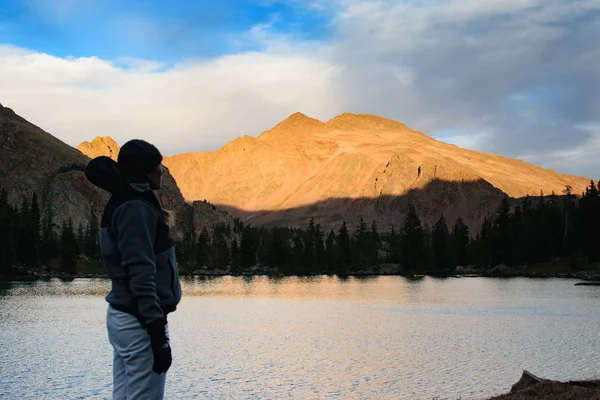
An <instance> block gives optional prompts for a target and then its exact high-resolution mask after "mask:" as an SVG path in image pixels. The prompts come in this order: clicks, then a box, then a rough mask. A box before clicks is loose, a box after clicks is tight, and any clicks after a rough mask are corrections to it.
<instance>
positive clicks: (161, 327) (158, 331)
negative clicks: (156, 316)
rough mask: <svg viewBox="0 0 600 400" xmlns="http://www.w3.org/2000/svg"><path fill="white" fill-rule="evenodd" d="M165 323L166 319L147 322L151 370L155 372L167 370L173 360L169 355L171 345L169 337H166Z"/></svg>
mask: <svg viewBox="0 0 600 400" xmlns="http://www.w3.org/2000/svg"><path fill="white" fill-rule="evenodd" d="M166 325H167V321H166V320H164V319H161V320H158V321H154V322H152V323H150V324H148V334H149V335H150V343H151V345H152V353H153V354H154V364H153V365H152V370H153V371H154V372H156V373H157V374H162V373H163V372H167V371H168V370H169V367H170V366H171V363H172V362H173V358H172V357H171V346H170V345H169V338H167V332H166Z"/></svg>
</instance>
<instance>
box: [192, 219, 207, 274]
mask: <svg viewBox="0 0 600 400" xmlns="http://www.w3.org/2000/svg"><path fill="white" fill-rule="evenodd" d="M209 252H210V236H209V234H208V230H207V229H206V227H204V228H202V232H201V233H200V235H199V236H198V241H197V243H196V257H195V259H196V267H197V268H204V267H206V266H208V265H209V262H210V257H209V254H210V253H209Z"/></svg>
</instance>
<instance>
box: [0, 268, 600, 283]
mask: <svg viewBox="0 0 600 400" xmlns="http://www.w3.org/2000/svg"><path fill="white" fill-rule="evenodd" d="M179 276H180V277H181V278H184V277H196V276H197V277H220V276H231V277H258V276H266V277H269V278H287V277H301V278H306V277H317V276H338V277H339V278H341V279H346V278H375V277H379V276H398V277H403V278H408V279H422V278H424V277H429V278H440V279H444V278H454V279H464V278H501V279H514V278H529V279H553V278H559V279H572V280H579V281H581V282H578V283H576V284H575V286H600V272H590V271H580V272H572V273H536V272H531V273H518V274H493V273H467V274H426V273H425V274H418V275H406V274H400V273H370V272H355V273H350V274H347V275H338V274H307V275H285V274H279V273H277V274H273V273H266V272H252V273H242V274H231V273H228V272H221V271H214V272H211V271H205V272H204V271H203V273H185V274H184V273H180V274H179ZM50 279H61V280H73V279H109V278H108V275H106V274H103V273H79V274H74V275H72V274H62V273H43V274H40V273H36V274H26V275H13V276H0V282H4V283H10V282H36V281H45V280H50Z"/></svg>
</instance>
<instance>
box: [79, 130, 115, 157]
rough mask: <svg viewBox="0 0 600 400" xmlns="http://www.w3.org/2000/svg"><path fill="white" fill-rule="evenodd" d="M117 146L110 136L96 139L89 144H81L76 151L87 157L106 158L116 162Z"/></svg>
mask: <svg viewBox="0 0 600 400" xmlns="http://www.w3.org/2000/svg"><path fill="white" fill-rule="evenodd" d="M119 149H120V147H119V145H118V144H117V142H115V141H114V140H113V139H112V138H111V137H110V136H102V137H97V138H95V139H94V140H92V141H91V142H83V143H81V144H80V145H79V146H77V150H79V151H80V152H82V153H83V154H85V155H86V156H88V157H89V158H96V157H99V156H107V157H110V158H112V159H113V160H115V161H116V160H117V157H118V155H119Z"/></svg>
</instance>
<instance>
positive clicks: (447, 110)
mask: <svg viewBox="0 0 600 400" xmlns="http://www.w3.org/2000/svg"><path fill="white" fill-rule="evenodd" d="M598 38H600V0H485V1H483V0H426V1H424V0H378V1H368V0H250V1H233V0H220V1H207V0H200V1H172V2H167V1H141V0H129V1H125V0H104V1H100V0H0V103H2V104H3V105H5V106H9V107H11V108H13V109H15V111H16V112H18V113H19V114H21V115H23V116H24V117H25V118H27V119H29V120H31V121H32V122H34V123H36V124H37V125H39V126H42V127H43V128H44V129H45V130H47V131H48V132H50V133H52V134H54V135H55V136H57V137H59V138H60V139H62V140H64V141H65V142H67V143H69V144H71V145H73V146H77V145H78V144H79V143H80V142H82V141H84V140H90V139H92V138H93V137H95V136H107V135H108V136H112V137H113V138H115V140H117V142H120V143H123V142H124V141H126V140H128V139H129V138H131V137H134V136H142V137H145V138H147V139H149V140H152V141H154V142H155V143H156V144H157V145H159V146H160V148H161V149H163V150H164V152H165V153H166V154H174V153H179V152H184V151H202V150H214V149H217V148H219V147H221V146H223V145H224V144H225V143H227V142H228V141H229V140H232V139H234V138H235V137H238V136H241V135H245V134H248V135H252V136H255V135H258V134H260V133H261V132H262V131H264V130H267V129H269V128H271V127H272V126H274V125H275V124H277V123H278V122H280V121H281V120H283V119H284V118H285V117H287V116H288V115H290V114H293V113H294V112H298V111H299V112H303V113H305V114H307V115H310V116H312V117H315V118H318V119H321V120H328V119H330V118H333V117H335V116H336V115H338V114H340V113H342V112H355V113H371V114H376V115H380V116H383V117H387V118H392V119H394V120H397V121H401V122H404V123H406V124H407V125H409V126H410V127H412V128H413V129H416V130H420V131H422V132H424V133H426V134H429V135H431V136H434V137H436V138H439V139H442V140H445V141H448V142H452V143H455V144H457V145H459V146H464V147H468V148H471V149H475V150H480V151H485V152H490V153H496V154H502V155H505V156H508V157H518V158H521V159H524V160H526V161H528V162H532V163H535V164H538V165H542V166H545V167H548V168H552V169H556V170H559V171H561V172H567V173H572V174H578V175H585V176H588V177H597V178H598V177H600V157H597V154H600V75H599V73H598V71H599V70H598V65H600V52H599V51H598V45H597V43H598ZM82 126H83V127H85V130H82Z"/></svg>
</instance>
